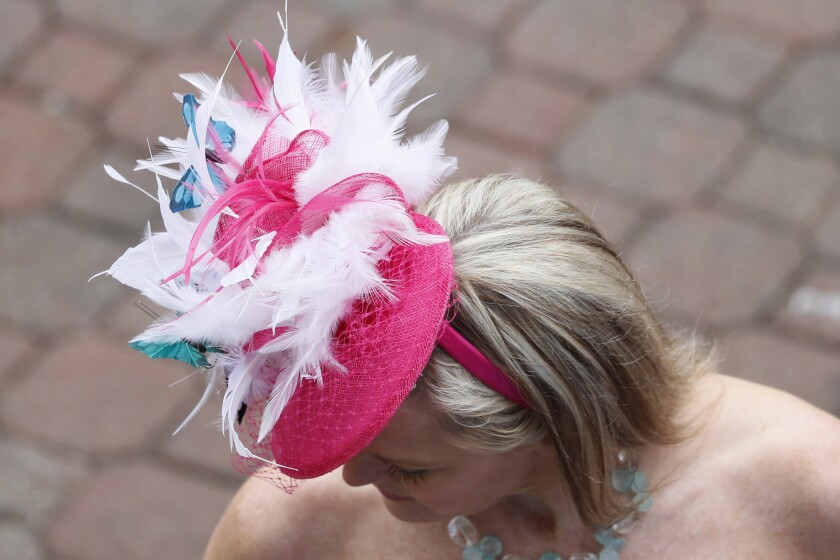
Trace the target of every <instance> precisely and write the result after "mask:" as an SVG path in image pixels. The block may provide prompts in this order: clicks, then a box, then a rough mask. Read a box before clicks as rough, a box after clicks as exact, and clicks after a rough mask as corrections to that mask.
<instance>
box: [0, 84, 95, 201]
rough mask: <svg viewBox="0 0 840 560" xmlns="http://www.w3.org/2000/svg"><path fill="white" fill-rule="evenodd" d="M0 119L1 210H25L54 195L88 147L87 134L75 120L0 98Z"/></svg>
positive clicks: (61, 187)
mask: <svg viewBox="0 0 840 560" xmlns="http://www.w3.org/2000/svg"><path fill="white" fill-rule="evenodd" d="M0 120H2V122H3V126H2V127H0V153H2V154H3V180H2V184H3V196H2V197H0V212H14V211H22V210H29V209H32V208H33V207H35V206H36V205H37V204H40V203H44V202H48V201H49V200H51V199H53V198H55V197H57V196H58V195H59V194H60V193H61V192H62V189H63V186H64V185H63V184H62V181H61V179H62V177H64V176H65V174H66V173H67V171H68V169H71V168H72V166H73V163H74V162H75V161H76V160H77V159H79V157H81V156H82V154H84V153H85V151H86V150H87V149H88V148H89V146H90V142H91V133H90V131H89V130H88V129H87V128H86V127H85V126H84V125H83V124H82V123H80V122H77V121H75V120H72V119H64V118H58V117H53V116H50V115H48V114H46V113H43V112H41V111H38V110H36V109H33V108H32V107H30V106H28V105H24V104H23V103H20V102H19V101H16V100H11V99H4V98H0ZM36 156H37V163H36V162H35V160H34V159H33V158H35V157H36Z"/></svg>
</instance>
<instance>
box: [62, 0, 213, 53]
mask: <svg viewBox="0 0 840 560" xmlns="http://www.w3.org/2000/svg"><path fill="white" fill-rule="evenodd" d="M56 2H57V4H58V7H59V9H60V10H61V12H62V13H63V14H64V15H66V16H69V17H70V18H72V19H74V20H76V21H83V22H85V23H90V24H93V25H97V26H100V27H102V28H104V29H108V30H109V31H111V32H114V33H116V34H119V35H127V36H130V37H133V38H134V39H137V40H140V41H145V42H148V43H151V44H158V43H161V42H169V43H176V42H182V41H184V40H187V39H189V38H190V36H192V35H194V34H195V33H196V32H197V31H198V30H199V29H200V28H201V27H202V26H203V25H204V24H205V23H206V22H207V21H208V20H209V19H210V18H211V17H212V15H213V13H214V12H215V11H216V10H217V9H218V8H219V6H221V5H222V3H223V2H224V0H179V1H178V2H171V1H169V0H144V1H143V2H134V1H132V0H56Z"/></svg>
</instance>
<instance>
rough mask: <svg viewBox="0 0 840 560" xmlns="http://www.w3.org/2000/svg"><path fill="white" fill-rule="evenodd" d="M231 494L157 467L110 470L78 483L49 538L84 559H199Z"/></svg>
mask: <svg viewBox="0 0 840 560" xmlns="http://www.w3.org/2000/svg"><path fill="white" fill-rule="evenodd" d="M278 491H279V490H278ZM232 494H233V490H231V489H222V488H218V487H215V486H210V485H208V484H205V483H202V482H199V481H197V480H195V479H194V478H191V477H188V476H184V475H180V474H175V473H172V472H168V471H165V470H163V469H161V468H159V467H155V466H153V465H148V464H136V465H127V466H120V467H114V468H109V469H106V470H104V471H102V472H101V473H99V474H97V475H95V476H92V477H91V478H90V479H89V480H87V481H86V482H85V483H83V484H81V485H79V486H78V488H77V489H76V491H75V492H74V495H73V496H72V497H71V499H70V500H69V503H68V506H67V509H66V510H65V511H64V513H63V514H62V515H61V516H60V517H59V518H58V519H57V520H56V522H55V523H54V524H53V526H52V527H51V528H50V530H49V532H48V534H47V539H48V542H49V544H50V546H51V547H52V548H54V549H55V550H56V551H58V552H60V553H63V554H66V555H67V556H70V557H73V558H84V559H85V560H114V559H115V558H119V559H120V560H147V559H148V558H150V557H154V558H156V559H157V560H184V559H185V558H200V557H201V554H202V552H203V550H204V548H205V546H206V544H207V541H208V540H209V538H210V534H211V532H212V530H213V527H215V525H216V522H217V521H218V520H219V518H220V517H221V515H222V512H223V511H224V509H225V507H226V505H227V502H228V501H229V500H230V498H231V497H232Z"/></svg>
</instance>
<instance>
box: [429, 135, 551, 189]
mask: <svg viewBox="0 0 840 560" xmlns="http://www.w3.org/2000/svg"><path fill="white" fill-rule="evenodd" d="M445 149H446V153H447V154H449V155H451V156H455V157H457V158H458V170H457V171H456V172H455V174H454V175H453V176H452V177H451V179H450V180H449V182H453V181H459V180H462V179H469V178H472V177H484V176H485V175H489V174H491V173H520V174H521V175H523V176H525V177H528V178H529V179H533V180H541V181H550V177H549V176H548V170H547V168H546V166H545V165H543V164H542V162H540V161H539V160H538V159H536V158H535V157H534V156H525V155H519V154H514V153H511V152H510V151H509V150H504V149H501V148H498V147H495V146H494V145H492V144H487V143H483V142H479V141H477V140H474V139H471V138H468V137H465V136H463V135H460V134H457V133H454V132H453V133H450V134H449V135H448V136H447V137H446V144H445Z"/></svg>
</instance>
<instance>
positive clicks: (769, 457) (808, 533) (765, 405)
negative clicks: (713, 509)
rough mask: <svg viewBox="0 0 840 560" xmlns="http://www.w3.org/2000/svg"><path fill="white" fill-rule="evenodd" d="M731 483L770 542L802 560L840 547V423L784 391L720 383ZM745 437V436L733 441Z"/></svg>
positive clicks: (739, 382) (735, 382)
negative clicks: (778, 543) (763, 526)
mask: <svg viewBox="0 0 840 560" xmlns="http://www.w3.org/2000/svg"><path fill="white" fill-rule="evenodd" d="M722 382H723V383H724V387H725V396H724V403H723V404H722V416H723V417H724V418H725V419H726V420H725V421H724V424H726V425H727V426H728V430H731V431H732V432H733V433H730V434H729V435H730V438H729V441H730V442H736V443H735V445H729V446H726V453H727V454H728V455H730V460H729V461H730V464H732V465H735V464H737V465H739V467H738V468H734V469H732V470H731V471H730V472H732V473H733V479H732V481H733V482H734V483H735V484H734V487H735V488H737V490H736V491H737V492H739V493H740V494H741V496H742V498H744V504H745V508H746V509H748V510H750V511H751V513H753V514H755V515H756V517H757V518H759V519H764V520H765V521H766V526H767V536H768V538H770V539H775V538H778V539H779V540H780V541H784V542H785V543H787V544H788V545H789V546H790V547H791V550H792V551H795V552H796V553H797V554H798V557H803V558H805V557H808V558H812V557H813V558H822V557H828V556H831V554H835V553H836V551H837V549H838V548H840V532H838V530H837V529H838V528H839V527H840V467H839V466H838V465H840V419H838V418H836V417H834V416H832V415H830V414H828V413H827V412H824V411H822V410H820V409H818V408H816V407H814V406H811V405H810V404H808V403H806V402H804V401H802V400H800V399H798V398H796V397H794V396H792V395H789V394H787V393H784V392H782V391H777V390H775V389H771V388H769V387H764V386H761V385H756V384H754V383H749V382H747V381H742V380H737V379H734V378H725V377H722ZM735 431H740V432H741V433H740V434H735V433H734V432H735Z"/></svg>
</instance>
